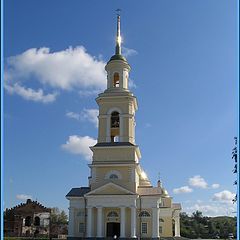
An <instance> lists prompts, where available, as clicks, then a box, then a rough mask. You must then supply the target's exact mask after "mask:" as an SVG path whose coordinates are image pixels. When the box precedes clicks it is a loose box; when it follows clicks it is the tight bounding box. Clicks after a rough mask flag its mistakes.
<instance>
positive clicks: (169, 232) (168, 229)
mask: <svg viewBox="0 0 240 240" xmlns="http://www.w3.org/2000/svg"><path fill="white" fill-rule="evenodd" d="M161 218H162V219H163V220H164V222H163V223H162V225H161V226H163V231H162V234H161V235H160V236H161V237H172V236H173V229H172V217H161Z"/></svg>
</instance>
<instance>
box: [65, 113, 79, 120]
mask: <svg viewBox="0 0 240 240" xmlns="http://www.w3.org/2000/svg"><path fill="white" fill-rule="evenodd" d="M66 116H67V117H68V118H72V119H76V120H80V114H79V113H75V112H67V113H66Z"/></svg>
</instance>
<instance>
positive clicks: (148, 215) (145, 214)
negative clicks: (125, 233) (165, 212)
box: [139, 211, 150, 217]
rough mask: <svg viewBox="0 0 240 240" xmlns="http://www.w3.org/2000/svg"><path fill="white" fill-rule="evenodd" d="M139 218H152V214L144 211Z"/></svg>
mask: <svg viewBox="0 0 240 240" xmlns="http://www.w3.org/2000/svg"><path fill="white" fill-rule="evenodd" d="M139 217H150V214H149V212H147V211H142V212H140V213H139Z"/></svg>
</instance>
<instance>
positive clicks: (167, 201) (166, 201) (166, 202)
mask: <svg viewBox="0 0 240 240" xmlns="http://www.w3.org/2000/svg"><path fill="white" fill-rule="evenodd" d="M162 201H163V207H168V208H171V207H172V199H171V198H170V197H165V198H162Z"/></svg>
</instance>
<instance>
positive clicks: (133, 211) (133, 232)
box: [131, 206, 136, 238]
mask: <svg viewBox="0 0 240 240" xmlns="http://www.w3.org/2000/svg"><path fill="white" fill-rule="evenodd" d="M131 238H136V207H135V206H132V207H131Z"/></svg>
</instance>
